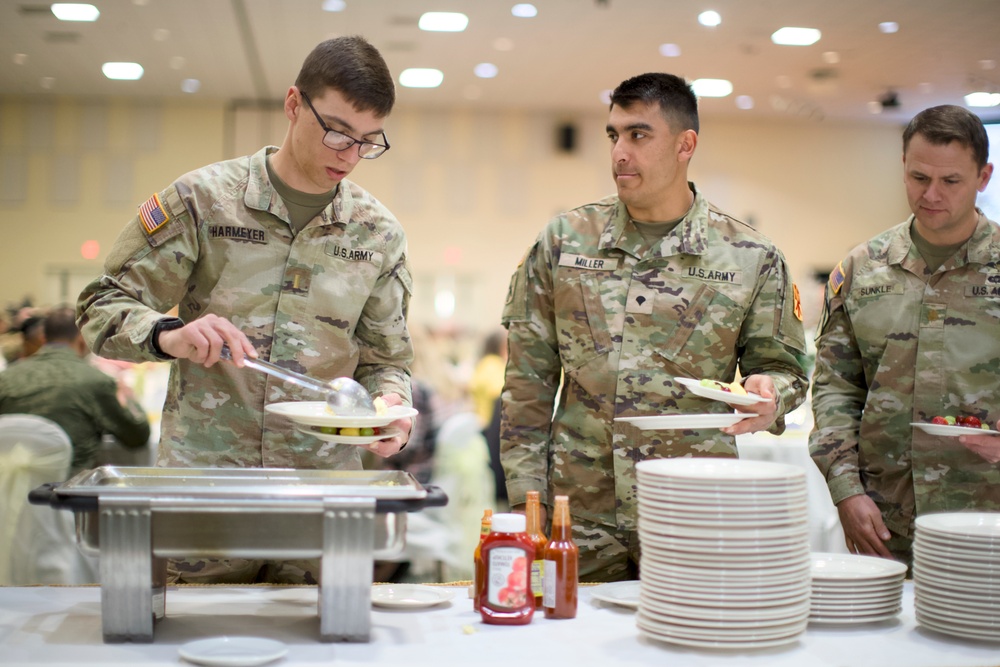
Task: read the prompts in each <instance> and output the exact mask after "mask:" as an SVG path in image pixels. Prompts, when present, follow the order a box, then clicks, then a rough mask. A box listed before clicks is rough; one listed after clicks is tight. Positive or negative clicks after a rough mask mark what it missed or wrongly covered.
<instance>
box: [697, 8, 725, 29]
mask: <svg viewBox="0 0 1000 667" xmlns="http://www.w3.org/2000/svg"><path fill="white" fill-rule="evenodd" d="M698 23H700V24H702V25H703V26H705V27H706V28H714V27H715V26H717V25H719V24H721V23H722V17H721V16H719V12H717V11H714V10H711V9H709V10H708V11H707V12H702V13H701V14H698Z"/></svg>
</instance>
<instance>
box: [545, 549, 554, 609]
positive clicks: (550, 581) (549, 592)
mask: <svg viewBox="0 0 1000 667" xmlns="http://www.w3.org/2000/svg"><path fill="white" fill-rule="evenodd" d="M542 606H543V607H555V606H556V562H555V561H554V560H547V561H545V576H544V577H543V579H542Z"/></svg>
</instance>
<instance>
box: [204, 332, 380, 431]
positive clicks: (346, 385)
mask: <svg viewBox="0 0 1000 667" xmlns="http://www.w3.org/2000/svg"><path fill="white" fill-rule="evenodd" d="M219 358H220V359H225V360H226V361H232V360H233V355H232V352H231V351H230V350H229V346H228V345H223V346H222V351H221V352H219ZM243 365H244V366H246V367H247V368H253V369H254V370H258V371H261V372H263V373H267V374H268V375H273V376H274V377H276V378H280V379H282V380H284V381H285V382H288V383H290V384H294V385H296V386H299V387H302V388H303V389H308V390H310V391H314V392H316V393H318V394H322V395H323V396H324V397H325V398H326V404H327V406H328V407H329V408H330V411H331V412H332V413H333V414H335V415H339V416H353V417H360V416H370V415H374V414H375V403H374V402H373V401H372V397H371V394H369V393H368V390H367V389H365V388H364V387H362V386H361V384H360V383H358V382H357V381H355V380H354V379H353V378H349V377H339V378H335V379H333V380H330V381H329V382H323V381H322V380H317V379H316V378H312V377H309V376H308V375H303V374H302V373H296V372H295V371H290V370H288V369H287V368H282V367H281V366H278V365H276V364H272V363H271V362H269V361H264V360H263V359H251V358H250V357H247V356H244V357H243Z"/></svg>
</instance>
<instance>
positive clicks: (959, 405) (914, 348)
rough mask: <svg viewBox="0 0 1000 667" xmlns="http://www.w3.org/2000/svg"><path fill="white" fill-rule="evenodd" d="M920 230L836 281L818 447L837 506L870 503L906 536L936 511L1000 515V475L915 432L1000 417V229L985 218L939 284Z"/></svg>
mask: <svg viewBox="0 0 1000 667" xmlns="http://www.w3.org/2000/svg"><path fill="white" fill-rule="evenodd" d="M912 221H913V218H912V217H911V218H910V220H908V221H906V222H904V223H902V224H900V225H897V226H895V227H893V228H892V229H890V230H888V231H886V232H884V233H882V234H880V235H879V236H876V237H875V238H874V239H872V240H871V241H869V242H868V243H866V244H863V245H860V246H858V247H857V248H855V249H854V250H853V251H852V252H851V253H850V254H849V255H848V256H847V258H846V259H845V260H844V261H843V262H841V263H840V265H839V266H838V267H837V268H836V269H835V270H834V272H833V274H832V275H831V278H830V282H829V283H828V284H827V288H826V305H825V310H824V323H823V324H822V326H821V328H820V331H819V336H818V338H817V359H816V372H815V377H814V386H813V412H814V414H815V418H816V420H815V421H816V428H815V430H814V431H813V433H812V434H811V436H810V441H809V446H810V450H811V452H812V456H813V459H814V460H815V461H816V465H817V466H819V469H820V471H821V472H822V473H823V474H824V475H825V476H826V479H827V483H828V485H829V487H830V494H831V496H832V497H833V501H834V502H835V503H837V502H840V501H841V500H843V499H844V498H847V497H849V496H854V495H858V494H861V493H867V494H868V495H869V496H870V497H871V498H872V499H873V500H874V501H875V503H876V504H877V505H878V506H879V509H880V510H881V512H882V516H883V519H884V520H885V523H886V526H888V527H889V528H890V529H891V530H892V531H894V532H896V533H897V534H900V535H904V536H911V535H912V526H913V520H914V518H915V516H916V515H919V514H923V513H926V512H933V511H956V510H964V509H970V508H980V509H994V510H995V509H1000V466H997V465H996V464H991V463H988V462H987V461H986V460H985V459H983V458H981V457H980V456H978V455H977V454H975V453H973V452H971V451H969V450H968V449H966V448H965V447H963V446H962V445H960V444H958V443H956V442H954V441H953V440H952V439H950V438H944V437H937V436H932V435H928V434H926V433H924V432H923V431H921V430H919V429H915V428H913V427H911V426H910V423H911V422H924V421H929V420H930V419H932V418H933V417H935V416H937V415H941V416H947V415H954V416H959V415H975V416H977V417H979V418H980V419H981V420H982V421H983V422H984V423H985V422H987V421H988V422H989V423H990V424H993V423H994V422H995V421H996V420H997V418H998V417H1000V402H998V401H1000V398H998V394H997V387H998V386H1000V229H998V227H997V225H996V224H994V223H992V222H990V221H989V220H987V218H986V217H985V216H984V215H982V214H980V217H979V223H978V225H977V226H976V230H975V232H974V233H973V235H972V237H971V238H970V239H969V242H968V243H967V244H966V245H965V246H963V247H962V248H961V249H960V250H959V251H958V252H957V253H956V254H955V256H954V257H952V258H951V259H949V260H948V261H946V262H945V263H944V264H943V265H942V266H941V267H940V268H939V269H938V270H937V271H935V272H934V273H933V274H928V273H927V269H926V264H925V263H924V260H923V259H922V258H921V256H920V253H919V252H918V251H917V249H916V247H915V246H914V245H913V243H912V241H911V240H910V225H911V224H912Z"/></svg>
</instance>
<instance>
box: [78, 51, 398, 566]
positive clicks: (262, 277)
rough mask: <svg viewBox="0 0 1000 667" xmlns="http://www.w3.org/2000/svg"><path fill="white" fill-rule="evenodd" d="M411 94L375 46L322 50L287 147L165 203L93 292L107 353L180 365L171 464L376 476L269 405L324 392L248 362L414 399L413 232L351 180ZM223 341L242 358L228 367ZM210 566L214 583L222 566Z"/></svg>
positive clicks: (387, 443) (145, 207) (294, 89)
mask: <svg viewBox="0 0 1000 667" xmlns="http://www.w3.org/2000/svg"><path fill="white" fill-rule="evenodd" d="M394 101H395V89H394V85H393V80H392V75H391V74H390V73H389V69H388V67H387V66H386V64H385V61H384V60H383V58H382V56H381V54H380V53H379V52H378V50H377V49H375V47H374V46H372V45H371V44H369V43H368V42H367V41H365V40H364V39H363V38H361V37H338V38H336V39H331V40H327V41H325V42H322V43H321V44H319V45H318V46H317V47H316V48H314V49H313V50H312V52H311V53H310V54H309V55H308V56H307V57H306V59H305V61H304V63H303V65H302V68H301V70H300V72H299V75H298V77H297V78H296V80H295V84H294V85H292V86H290V87H289V88H288V91H287V93H286V95H285V100H284V113H285V116H286V117H287V118H288V130H287V133H286V135H285V138H284V141H283V142H282V144H281V146H280V147H274V146H267V147H264V148H262V149H261V150H260V151H258V152H257V153H255V154H253V155H250V156H246V157H241V158H237V159H233V160H228V161H225V162H220V163H217V164H213V165H210V166H207V167H204V168H201V169H198V170H196V171H193V172H191V173H189V174H186V175H184V176H181V177H180V178H178V179H177V180H176V181H175V182H174V183H173V184H171V185H170V186H169V187H167V188H166V189H165V190H163V191H161V192H159V193H157V194H154V195H153V196H152V197H150V198H149V200H148V201H146V202H145V203H144V204H142V206H140V207H139V209H138V214H137V215H136V216H135V218H133V219H132V220H131V221H130V222H129V223H128V224H127V225H126V227H125V229H124V231H123V232H122V233H121V235H120V236H119V238H118V240H117V242H116V243H115V246H114V248H113V249H112V250H111V252H110V253H109V256H108V258H107V260H106V263H105V267H104V275H102V276H101V277H100V278H98V279H96V280H95V281H94V282H92V283H91V284H90V285H88V286H87V288H86V289H85V290H84V291H83V293H82V294H81V296H80V300H79V304H78V318H79V323H80V326H81V329H82V331H83V333H84V336H85V337H86V338H87V340H88V342H89V343H90V345H91V347H92V348H93V350H94V352H95V353H97V354H99V355H101V356H104V357H109V358H117V359H127V360H131V361H145V360H170V363H171V365H172V368H171V371H170V379H169V387H168V393H167V397H166V401H165V404H164V412H163V421H162V432H161V440H160V444H159V450H158V464H159V465H164V466H184V467H205V466H222V467H233V466H245V467H275V468H323V469H335V468H336V469H361V457H360V454H359V451H358V448H357V447H354V446H349V445H332V444H329V443H326V442H323V441H322V440H319V439H317V438H316V437H314V436H311V435H307V434H304V433H301V432H299V431H298V430H296V428H295V427H294V425H293V424H292V422H290V421H289V420H287V419H286V418H284V417H281V416H278V415H273V414H270V413H268V412H266V411H265V410H264V406H265V404H268V403H273V402H279V401H289V400H315V398H316V397H315V396H310V395H309V394H308V393H306V392H302V391H301V390H297V389H294V388H292V387H290V386H289V385H287V384H285V383H283V382H282V381H280V380H275V379H273V378H271V377H270V376H265V375H263V374H261V373H259V372H256V371H250V370H246V369H244V368H242V366H243V360H244V358H246V357H251V358H256V357H258V355H259V356H260V357H261V358H263V359H267V360H269V361H271V362H272V363H275V364H278V365H280V366H283V367H285V368H287V369H289V370H292V371H297V372H300V373H306V374H308V375H311V376H313V377H316V378H320V379H333V378H336V377H340V376H348V377H353V378H354V379H356V380H357V381H358V382H360V383H361V384H362V385H363V386H364V387H365V388H366V389H367V390H368V391H369V392H370V393H371V394H372V395H374V396H379V395H381V396H382V397H383V399H384V400H385V403H386V404H387V405H390V406H391V405H398V404H401V403H403V404H407V405H408V404H410V401H411V396H410V374H409V366H410V362H411V360H412V358H413V350H412V346H411V343H410V336H409V333H408V331H407V326H406V315H407V307H408V302H409V295H410V292H411V286H412V282H411V279H410V274H409V270H408V268H407V261H406V238H405V236H404V234H403V228H402V227H401V226H400V224H399V222H398V221H397V220H396V218H395V217H394V216H393V215H392V213H390V212H389V211H388V210H387V209H386V208H385V206H383V205H382V204H381V203H380V202H379V201H378V200H376V199H375V198H374V197H373V196H372V195H370V194H369V193H368V192H366V191H365V190H364V189H362V188H361V187H359V186H358V185H356V184H354V183H352V182H351V181H349V180H347V176H348V175H349V174H350V173H351V171H352V170H353V169H354V167H355V166H357V164H358V163H359V161H360V160H361V159H362V158H365V159H374V158H377V157H379V156H380V155H382V154H383V153H384V152H385V151H386V150H388V148H389V142H388V141H387V140H386V136H385V132H384V125H383V123H384V121H385V119H386V118H387V117H388V115H389V113H390V111H391V110H392V107H393V104H394ZM175 307H176V308H177V311H178V312H177V314H178V316H177V317H168V316H167V315H166V313H168V312H170V311H171V309H173V308H175ZM223 345H228V347H229V349H230V350H231V354H232V361H233V363H229V362H223V363H218V362H219V359H220V354H221V353H222V350H223ZM391 426H392V427H393V428H398V429H399V435H397V436H395V437H391V438H387V439H384V440H381V441H379V442H378V443H377V444H375V445H373V446H372V449H373V450H374V451H375V452H376V453H377V454H379V455H381V456H389V455H391V454H394V453H395V452H397V451H399V449H400V448H401V447H402V446H403V445H404V444H405V442H406V438H407V436H408V434H409V431H410V426H411V423H410V420H409V419H403V420H397V421H396V422H394V423H393V424H392V425H391ZM230 565H232V567H230V568H229V569H228V570H226V573H225V577H224V578H222V579H220V580H222V581H227V582H232V583H240V582H245V581H247V580H249V581H251V582H252V581H259V580H260V577H261V576H264V575H261V574H260V568H258V567H257V566H256V563H244V564H242V565H240V566H239V567H237V566H236V565H233V564H232V563H231V564H230ZM197 570H198V574H201V575H205V577H204V578H202V579H198V580H199V581H206V580H208V579H209V568H205V567H201V566H198V568H197ZM194 574H195V573H193V572H189V573H187V577H188V580H190V581H193V580H194ZM297 577H298V573H296V574H295V575H294V576H292V577H287V578H286V577H281V576H279V575H274V576H271V575H266V578H268V579H269V580H278V581H291V582H293V583H295V579H296V578H297ZM305 579H306V580H307V581H313V580H312V579H310V577H309V576H306V577H305Z"/></svg>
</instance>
